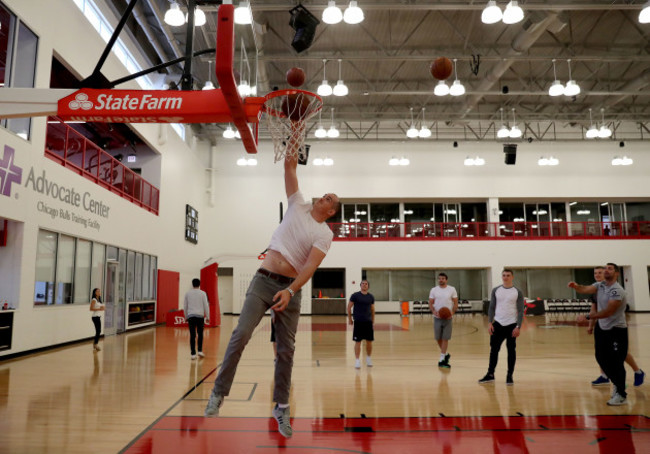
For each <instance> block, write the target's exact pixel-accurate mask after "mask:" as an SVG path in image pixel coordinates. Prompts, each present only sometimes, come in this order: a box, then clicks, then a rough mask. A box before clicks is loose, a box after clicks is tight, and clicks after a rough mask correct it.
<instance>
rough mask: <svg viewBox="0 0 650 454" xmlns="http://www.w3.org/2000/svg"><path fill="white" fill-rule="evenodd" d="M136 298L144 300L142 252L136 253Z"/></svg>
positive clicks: (136, 299)
mask: <svg viewBox="0 0 650 454" xmlns="http://www.w3.org/2000/svg"><path fill="white" fill-rule="evenodd" d="M134 279H135V281H134V288H135V291H134V296H133V298H134V300H135V301H142V254H140V253H136V254H135V278H134Z"/></svg>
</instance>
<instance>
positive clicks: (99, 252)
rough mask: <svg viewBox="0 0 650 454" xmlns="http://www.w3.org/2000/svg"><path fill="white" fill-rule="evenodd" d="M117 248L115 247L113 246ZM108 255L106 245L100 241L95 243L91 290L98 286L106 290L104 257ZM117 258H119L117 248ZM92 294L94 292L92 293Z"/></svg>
mask: <svg viewBox="0 0 650 454" xmlns="http://www.w3.org/2000/svg"><path fill="white" fill-rule="evenodd" d="M113 249H115V248H113ZM105 255H106V246H104V245H103V244H100V243H93V269H92V272H91V277H90V290H91V292H92V289H95V288H98V289H100V290H106V289H105V288H103V286H104V263H105V262H106V260H105V259H104V258H105V257H104V256H105ZM115 258H116V259H117V250H115ZM91 294H92V293H91Z"/></svg>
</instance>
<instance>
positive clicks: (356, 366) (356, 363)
mask: <svg viewBox="0 0 650 454" xmlns="http://www.w3.org/2000/svg"><path fill="white" fill-rule="evenodd" d="M354 368H355V369H361V361H359V360H358V359H357V360H356V361H355V362H354Z"/></svg>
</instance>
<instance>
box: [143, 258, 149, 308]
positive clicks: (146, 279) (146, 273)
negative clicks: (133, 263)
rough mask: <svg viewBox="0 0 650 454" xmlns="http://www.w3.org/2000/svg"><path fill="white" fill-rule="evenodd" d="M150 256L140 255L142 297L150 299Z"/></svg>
mask: <svg viewBox="0 0 650 454" xmlns="http://www.w3.org/2000/svg"><path fill="white" fill-rule="evenodd" d="M150 265H151V256H149V255H145V256H143V257H142V299H143V300H148V299H151V284H150V282H151V270H150V268H149V267H150Z"/></svg>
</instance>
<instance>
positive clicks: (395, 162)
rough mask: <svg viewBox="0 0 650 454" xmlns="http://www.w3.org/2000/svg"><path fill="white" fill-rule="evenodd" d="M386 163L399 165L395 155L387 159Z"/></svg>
mask: <svg viewBox="0 0 650 454" xmlns="http://www.w3.org/2000/svg"><path fill="white" fill-rule="evenodd" d="M388 165H390V166H398V165H399V159H397V158H396V157H395V156H393V157H392V158H390V159H389V160H388Z"/></svg>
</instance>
